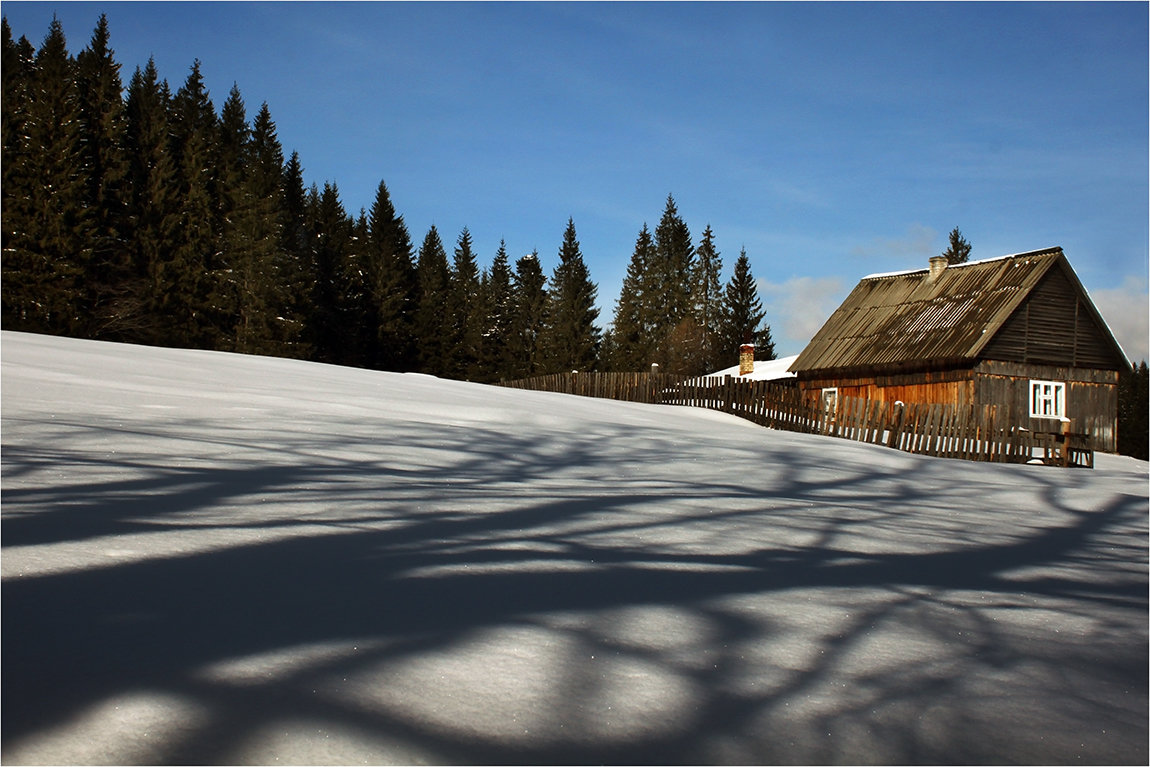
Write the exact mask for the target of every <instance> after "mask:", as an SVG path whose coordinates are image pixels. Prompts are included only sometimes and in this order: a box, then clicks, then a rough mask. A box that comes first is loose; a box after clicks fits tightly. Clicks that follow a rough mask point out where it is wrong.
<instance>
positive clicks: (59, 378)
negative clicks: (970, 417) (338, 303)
mask: <svg viewBox="0 0 1150 767" xmlns="http://www.w3.org/2000/svg"><path fill="white" fill-rule="evenodd" d="M0 373H2V381H0V387H2V388H0V397H2V399H0V403H2V415H3V423H2V427H0V428H2V431H0V437H2V443H3V447H2V462H3V474H2V488H3V496H2V501H3V510H2V517H0V518H2V525H0V534H2V543H3V551H2V558H0V567H2V575H3V593H2V600H0V604H2V610H3V622H2V631H3V647H2V650H3V652H2V661H3V677H2V685H3V708H2V717H3V721H2V728H0V735H2V738H3V752H2V758H3V761H4V762H5V763H6V764H18V763H32V762H47V763H57V764H62V763H93V764H95V763H203V764H206V763H318V764H325V763H361V762H362V763H426V762H433V763H490V762H499V763H530V764H541V763H559V762H565V763H603V762H605V763H650V762H657V763H684V762H692V763H753V762H773V763H778V762H819V763H825V762H851V763H868V762H869V763H873V762H885V763H890V762H898V763H930V762H947V763H971V762H999V763H1001V762H1042V763H1054V762H1079V761H1080V762H1087V763H1104V762H1126V763H1140V764H1145V763H1146V761H1147V717H1148V710H1147V652H1148V647H1147V517H1148V502H1147V483H1148V474H1147V464H1146V463H1144V462H1138V461H1134V460H1130V459H1125V458H1117V457H1113V456H1105V455H1101V456H1098V461H1097V468H1096V469H1095V470H1093V471H1089V470H1064V469H1056V468H1049V467H1044V466H1004V465H990V464H977V463H964V462H958V461H948V460H942V459H932V458H926V457H921V456H914V455H909V454H905V453H899V452H896V451H892V450H888V449H886V448H882V447H875V446H870V445H862V444H858V443H854V442H848V441H842V440H835V439H832V438H825V437H817V436H808V435H799V434H790V433H786V432H777V431H771V430H768V429H763V428H759V427H756V426H753V425H751V424H749V423H747V422H745V421H741V420H739V419H737V418H734V417H730V416H726V415H723V414H719V413H713V412H708V411H703V410H694V409H688V408H673V407H660V406H651V405H639V404H626V403H616V402H608V401H602V400H591V399H583V398H578V397H570V396H564V395H554V394H545V393H531V392H523V391H515V390H508V389H499V388H493V387H486V386H479V385H473V384H466V383H459V382H451V381H444V380H438V379H435V378H430V377H426V376H417V375H398V374H389V373H377V372H369V371H360V370H349V369H342V368H336V367H329V366H323V365H317V364H309V363H302V362H295V361H287V360H276V359H266V358H258V357H245V356H238V355H227V354H219V353H210V352H198V351H177V350H165V349H149V348H143V347H131V346H118V345H113V344H104V343H94V342H85V341H75V340H66V339H58V338H48V337H42V336H34V335H25V334H14V333H9V332H5V333H3V334H2V336H0Z"/></svg>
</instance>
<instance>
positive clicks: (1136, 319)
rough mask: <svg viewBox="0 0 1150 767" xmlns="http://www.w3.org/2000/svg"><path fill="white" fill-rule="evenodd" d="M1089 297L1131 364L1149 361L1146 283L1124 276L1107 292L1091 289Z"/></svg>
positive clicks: (1149, 316)
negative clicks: (1115, 286)
mask: <svg viewBox="0 0 1150 767" xmlns="http://www.w3.org/2000/svg"><path fill="white" fill-rule="evenodd" d="M1090 298H1091V299H1092V300H1093V301H1094V305H1095V306H1097V307H1098V311H1100V312H1102V316H1103V317H1104V318H1105V319H1106V324H1107V325H1109V326H1110V331H1111V332H1112V333H1114V337H1115V338H1116V339H1118V343H1119V344H1121V345H1122V350H1123V351H1125V352H1126V356H1127V357H1128V358H1129V359H1130V361H1131V362H1132V363H1134V364H1135V365H1137V364H1138V363H1139V362H1141V361H1142V360H1148V359H1150V292H1147V289H1146V280H1145V279H1144V278H1141V277H1135V276H1134V275H1127V276H1126V278H1125V279H1124V280H1123V281H1122V284H1121V285H1120V286H1118V287H1117V288H1111V289H1109V290H1092V291H1090Z"/></svg>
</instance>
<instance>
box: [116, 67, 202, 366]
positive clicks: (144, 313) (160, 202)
mask: <svg viewBox="0 0 1150 767" xmlns="http://www.w3.org/2000/svg"><path fill="white" fill-rule="evenodd" d="M170 99H171V93H170V91H169V90H168V84H167V82H161V81H160V80H159V76H158V74H157V72H156V65H155V61H153V60H151V59H149V60H148V63H147V65H146V66H145V67H144V69H143V70H141V69H138V68H137V69H136V71H135V73H134V74H133V75H132V79H131V81H130V82H129V84H128V98H127V103H126V105H125V112H126V113H127V120H128V131H127V133H128V135H127V145H128V159H129V163H128V164H129V178H130V181H131V190H132V195H131V200H130V203H129V213H130V215H131V216H132V219H133V223H134V226H133V230H132V244H133V248H132V250H133V259H134V261H135V264H134V267H133V270H132V276H131V278H130V281H129V282H128V283H127V284H125V285H124V286H123V289H122V291H121V294H120V296H119V297H118V299H117V301H116V306H115V309H114V312H113V314H114V322H113V323H112V325H113V327H112V329H111V332H112V334H113V335H114V337H116V338H118V339H119V340H123V341H132V342H137V343H148V344H156V345H163V344H166V343H169V342H170V338H171V334H170V332H169V330H170V329H169V321H170V317H171V316H172V312H171V311H170V309H171V308H172V307H173V306H176V305H179V306H183V305H185V304H186V302H185V301H184V300H183V298H182V295H183V291H184V288H183V285H182V284H181V283H180V280H179V276H178V270H177V269H176V268H174V265H173V254H174V251H175V248H176V246H177V244H178V236H179V227H180V202H179V193H178V189H177V175H176V168H175V163H174V162H173V160H172V155H171V152H170V147H169V141H168V136H169V132H170V131H169V119H168V109H169V101H170Z"/></svg>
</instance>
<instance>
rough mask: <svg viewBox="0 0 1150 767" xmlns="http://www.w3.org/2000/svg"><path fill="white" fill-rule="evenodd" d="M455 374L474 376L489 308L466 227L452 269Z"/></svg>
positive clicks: (466, 376)
mask: <svg viewBox="0 0 1150 767" xmlns="http://www.w3.org/2000/svg"><path fill="white" fill-rule="evenodd" d="M451 277H452V282H451V301H450V304H449V305H448V310H449V314H450V315H451V321H452V329H451V336H450V341H451V346H452V347H453V348H452V350H451V353H452V362H453V371H452V373H451V377H452V378H461V379H466V380H474V379H475V377H476V375H477V374H478V366H479V361H480V359H481V355H482V344H483V329H484V328H483V325H484V322H485V321H486V312H485V310H484V306H483V300H482V295H481V292H480V287H481V285H480V280H479V265H478V263H477V261H476V258H475V252H474V250H473V248H472V242H471V232H470V231H468V229H467V227H464V228H463V231H462V232H460V234H459V239H458V240H456V243H455V258H454V268H453V269H452V273H451Z"/></svg>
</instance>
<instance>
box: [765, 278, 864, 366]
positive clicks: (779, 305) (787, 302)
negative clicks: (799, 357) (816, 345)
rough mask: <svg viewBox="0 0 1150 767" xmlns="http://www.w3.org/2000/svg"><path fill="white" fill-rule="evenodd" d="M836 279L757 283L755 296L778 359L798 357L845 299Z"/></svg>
mask: <svg viewBox="0 0 1150 767" xmlns="http://www.w3.org/2000/svg"><path fill="white" fill-rule="evenodd" d="M846 293H847V290H846V286H845V285H843V282H842V280H840V279H839V278H837V277H818V278H815V277H794V278H792V279H789V280H787V281H786V282H782V283H774V282H768V281H767V280H759V295H760V296H761V297H762V300H763V308H764V309H765V310H766V312H767V319H766V321H767V324H769V325H770V326H771V337H772V338H773V339H774V341H775V353H776V354H778V356H780V357H786V356H789V355H791V354H798V353H799V352H801V351H802V350H803V347H805V346H806V345H807V342H809V341H810V340H811V338H812V337H813V336H814V334H815V333H816V332H817V331H818V329H819V328H821V327H822V326H823V323H824V322H826V321H827V318H828V317H830V316H831V314H832V313H833V312H834V310H835V309H837V308H838V307H839V304H841V303H842V300H843V298H845V297H846Z"/></svg>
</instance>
